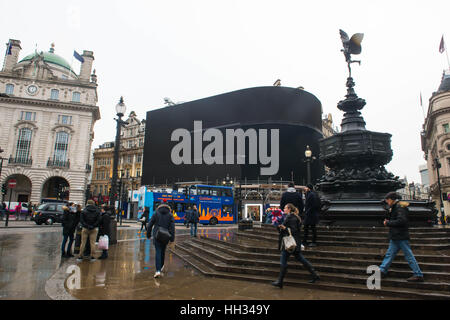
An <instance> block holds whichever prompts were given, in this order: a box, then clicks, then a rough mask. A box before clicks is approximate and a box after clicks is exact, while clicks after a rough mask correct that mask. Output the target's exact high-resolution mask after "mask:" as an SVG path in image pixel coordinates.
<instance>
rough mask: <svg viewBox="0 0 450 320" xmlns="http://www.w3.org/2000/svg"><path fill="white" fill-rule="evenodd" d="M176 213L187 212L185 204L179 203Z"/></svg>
mask: <svg viewBox="0 0 450 320" xmlns="http://www.w3.org/2000/svg"><path fill="white" fill-rule="evenodd" d="M175 211H176V212H183V211H185V208H184V204H183V203H177V204H176V210H175Z"/></svg>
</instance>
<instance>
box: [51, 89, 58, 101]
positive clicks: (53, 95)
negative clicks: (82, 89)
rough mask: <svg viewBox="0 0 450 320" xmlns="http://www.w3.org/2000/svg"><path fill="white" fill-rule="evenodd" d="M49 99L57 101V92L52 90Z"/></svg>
mask: <svg viewBox="0 0 450 320" xmlns="http://www.w3.org/2000/svg"><path fill="white" fill-rule="evenodd" d="M50 99H52V100H58V99H59V90H57V89H52V91H51V95H50Z"/></svg>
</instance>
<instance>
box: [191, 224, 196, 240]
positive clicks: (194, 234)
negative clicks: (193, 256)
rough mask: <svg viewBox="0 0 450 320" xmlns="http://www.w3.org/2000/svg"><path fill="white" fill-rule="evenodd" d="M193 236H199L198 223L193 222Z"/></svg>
mask: <svg viewBox="0 0 450 320" xmlns="http://www.w3.org/2000/svg"><path fill="white" fill-rule="evenodd" d="M191 236H192V237H196V236H197V222H191Z"/></svg>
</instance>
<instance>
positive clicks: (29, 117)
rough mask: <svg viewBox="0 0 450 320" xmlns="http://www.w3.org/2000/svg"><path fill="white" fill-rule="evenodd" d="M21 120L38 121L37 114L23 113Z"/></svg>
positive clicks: (21, 113)
mask: <svg viewBox="0 0 450 320" xmlns="http://www.w3.org/2000/svg"><path fill="white" fill-rule="evenodd" d="M20 120H27V121H36V112H28V111H21V112H20Z"/></svg>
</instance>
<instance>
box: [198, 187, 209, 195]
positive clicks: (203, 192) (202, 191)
mask: <svg viewBox="0 0 450 320" xmlns="http://www.w3.org/2000/svg"><path fill="white" fill-rule="evenodd" d="M198 194H199V195H201V196H209V189H208V188H198Z"/></svg>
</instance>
